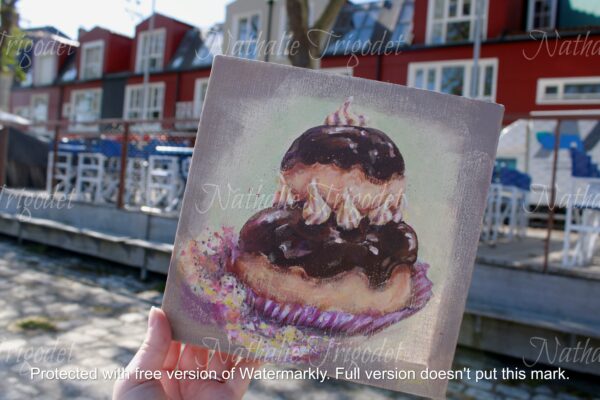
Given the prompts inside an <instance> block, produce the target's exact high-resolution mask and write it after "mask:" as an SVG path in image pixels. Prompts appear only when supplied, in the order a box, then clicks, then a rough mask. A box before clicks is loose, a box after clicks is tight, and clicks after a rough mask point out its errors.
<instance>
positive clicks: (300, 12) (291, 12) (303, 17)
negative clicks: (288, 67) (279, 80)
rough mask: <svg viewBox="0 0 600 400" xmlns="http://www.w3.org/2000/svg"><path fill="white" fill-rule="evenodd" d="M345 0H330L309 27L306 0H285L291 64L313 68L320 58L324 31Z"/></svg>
mask: <svg viewBox="0 0 600 400" xmlns="http://www.w3.org/2000/svg"><path fill="white" fill-rule="evenodd" d="M344 4H346V0H330V1H329V3H328V4H327V6H326V7H325V10H323V13H322V14H321V16H320V17H319V19H317V21H316V22H315V24H314V25H313V26H312V27H311V28H309V21H308V15H309V5H308V0H286V9H287V15H288V23H289V29H290V31H291V33H292V40H291V41H290V43H289V46H288V52H289V55H288V58H289V60H290V62H291V63H292V65H294V66H296V67H303V68H315V67H316V66H317V65H318V60H320V58H321V54H322V51H323V49H322V45H323V43H322V42H323V36H324V33H325V32H326V31H327V30H329V29H331V27H332V25H333V24H334V23H335V20H336V18H337V16H338V14H339V13H340V10H341V9H342V7H343V6H344Z"/></svg>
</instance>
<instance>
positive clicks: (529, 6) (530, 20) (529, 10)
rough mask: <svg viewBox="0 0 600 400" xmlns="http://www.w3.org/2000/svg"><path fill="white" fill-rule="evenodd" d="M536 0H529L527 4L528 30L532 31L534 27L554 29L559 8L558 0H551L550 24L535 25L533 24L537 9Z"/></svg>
mask: <svg viewBox="0 0 600 400" xmlns="http://www.w3.org/2000/svg"><path fill="white" fill-rule="evenodd" d="M535 1H536V0H528V4H527V30H528V31H532V30H534V29H554V28H555V27H556V14H557V10H558V0H550V1H551V2H552V4H551V5H550V13H551V14H550V25H551V26H544V27H534V26H533V16H534V10H535V7H534V6H535Z"/></svg>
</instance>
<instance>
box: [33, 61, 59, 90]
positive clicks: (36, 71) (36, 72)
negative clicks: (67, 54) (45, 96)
mask: <svg viewBox="0 0 600 400" xmlns="http://www.w3.org/2000/svg"><path fill="white" fill-rule="evenodd" d="M42 57H43V58H46V59H50V60H52V62H51V63H50V66H49V67H48V68H50V71H48V72H47V73H48V74H49V75H50V80H49V81H48V82H40V80H41V75H42V74H43V72H42V71H43V70H44V69H41V68H40V66H41V65H40V64H39V61H38V63H37V64H36V59H41V58H42ZM57 58H58V57H57V56H56V54H52V53H43V54H39V55H36V56H35V58H34V60H33V84H34V86H48V85H52V84H53V83H54V81H55V80H56V75H57V71H58V60H57Z"/></svg>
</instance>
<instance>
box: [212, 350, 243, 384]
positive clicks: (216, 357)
mask: <svg viewBox="0 0 600 400" xmlns="http://www.w3.org/2000/svg"><path fill="white" fill-rule="evenodd" d="M237 361H238V359H237V357H234V356H232V355H230V354H227V353H220V352H218V351H213V352H211V353H210V356H209V359H208V370H209V371H215V374H216V375H217V378H220V377H221V375H222V374H223V371H225V370H231V368H233V366H234V365H235V364H236V363H237Z"/></svg>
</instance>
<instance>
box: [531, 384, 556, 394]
mask: <svg viewBox="0 0 600 400" xmlns="http://www.w3.org/2000/svg"><path fill="white" fill-rule="evenodd" d="M535 392H536V393H540V394H547V395H552V394H553V393H554V392H553V391H552V389H550V388H549V387H548V386H543V385H540V386H537V387H536V388H535Z"/></svg>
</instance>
